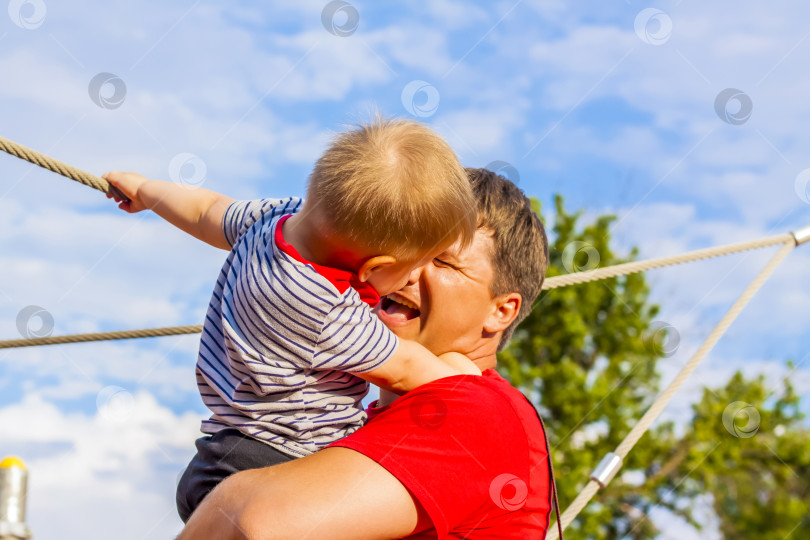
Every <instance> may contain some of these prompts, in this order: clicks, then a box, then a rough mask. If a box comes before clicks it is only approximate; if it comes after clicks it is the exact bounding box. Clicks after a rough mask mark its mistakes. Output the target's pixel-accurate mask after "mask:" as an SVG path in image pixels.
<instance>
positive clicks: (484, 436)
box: [180, 169, 553, 540]
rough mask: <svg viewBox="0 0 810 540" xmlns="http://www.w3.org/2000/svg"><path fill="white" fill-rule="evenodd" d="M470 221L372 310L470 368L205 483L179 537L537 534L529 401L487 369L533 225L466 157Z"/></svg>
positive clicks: (541, 531)
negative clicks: (345, 432)
mask: <svg viewBox="0 0 810 540" xmlns="http://www.w3.org/2000/svg"><path fill="white" fill-rule="evenodd" d="M467 172H468V174H469V176H470V181H471V183H472V186H473V190H474V193H475V195H476V197H477V199H478V218H479V219H478V222H479V225H478V230H477V231H476V234H475V238H474V241H473V244H472V245H471V246H470V247H468V248H467V249H465V250H459V249H458V248H457V247H455V246H454V247H451V248H450V249H448V250H447V251H446V252H444V253H443V254H441V255H440V256H439V257H437V258H436V259H434V261H433V262H432V263H430V264H428V265H426V266H424V267H421V268H419V269H417V270H414V271H413V272H412V273H411V275H410V276H409V281H408V284H407V285H406V286H405V287H404V288H403V289H401V290H400V291H399V292H397V293H394V294H391V295H389V296H388V297H386V298H385V299H384V300H383V302H382V303H381V305H380V309H379V311H378V316H379V317H380V319H381V320H382V321H383V322H384V323H385V324H386V325H388V327H389V328H391V330H393V331H394V332H395V333H396V334H397V335H398V336H401V337H403V338H406V339H413V340H416V341H418V342H419V343H421V344H422V345H424V346H426V347H427V348H428V349H430V350H431V351H432V352H433V353H434V354H437V355H438V354H442V353H445V352H459V353H462V354H465V355H466V356H467V357H469V358H470V360H472V361H473V362H474V363H475V364H476V365H477V366H478V367H479V368H481V370H482V371H483V374H482V375H481V376H473V375H460V376H454V377H448V378H445V379H440V380H438V381H434V382H432V383H428V384H425V385H423V386H420V387H419V388H417V389H415V390H413V391H411V392H409V393H408V394H406V395H405V396H402V397H401V398H399V399H398V400H397V401H395V402H394V403H393V404H391V405H390V406H389V407H387V408H381V409H371V410H370V411H369V421H368V423H367V424H366V425H365V426H364V427H363V428H361V429H360V430H358V431H357V432H355V433H354V434H352V435H350V436H348V437H346V438H345V439H343V440H341V441H339V442H337V443H335V444H333V445H332V446H330V447H328V448H325V449H323V450H321V451H319V452H317V453H315V454H312V455H310V456H307V457H305V458H301V459H298V460H295V461H292V462H289V463H285V464H281V465H277V466H274V467H268V468H264V469H255V470H250V471H244V472H240V473H238V474H235V475H233V476H231V477H229V478H228V479H226V480H225V481H224V482H223V483H222V484H221V485H220V486H219V487H217V488H216V489H215V490H214V491H212V492H211V493H210V494H209V495H208V496H207V497H206V499H205V500H204V501H203V503H202V504H201V506H200V507H199V508H198V510H197V511H196V512H195V513H194V514H193V515H192V517H191V519H190V520H189V522H188V525H187V526H186V529H185V530H184V532H183V533H182V534H181V536H180V538H181V539H183V540H195V539H203V538H217V539H228V538H234V539H237V538H239V539H242V538H250V539H253V538H261V539H286V538H289V539H296V540H298V539H302V538H314V539H325V538H331V539H343V538H346V539H348V538H351V539H372V538H374V539H379V538H403V537H412V538H468V539H470V540H474V539H481V538H520V539H525V538H543V537H544V536H545V532H546V529H547V527H548V523H549V517H550V511H551V504H552V495H553V490H552V483H553V480H552V478H551V466H550V461H549V456H548V447H547V442H546V437H545V433H544V432H543V428H542V426H541V423H540V421H539V419H538V418H537V416H536V413H535V411H534V408H533V407H532V406H531V404H529V403H528V401H526V399H525V398H524V397H523V396H522V395H521V394H520V393H519V392H518V391H517V390H515V389H514V388H512V387H511V386H509V384H508V383H506V381H504V380H503V379H502V378H500V377H499V376H498V375H497V373H496V372H495V371H494V370H493V369H492V368H494V367H495V365H496V353H497V351H498V350H500V348H502V346H503V345H504V344H505V343H506V342H507V341H508V339H509V337H510V336H511V334H512V332H513V331H514V328H515V326H516V325H517V323H518V322H519V321H520V320H522V319H523V318H524V317H525V316H526V315H527V314H528V313H529V311H530V310H531V304H532V302H533V301H534V299H535V298H536V296H537V295H538V293H539V292H540V289H541V285H542V281H543V278H544V276H545V270H546V267H547V261H548V247H547V246H548V244H547V240H546V236H545V232H544V230H543V226H542V224H541V222H540V220H539V219H538V218H537V216H536V215H535V214H534V213H533V212H532V211H531V206H530V204H529V201H528V200H527V199H526V197H525V196H524V195H523V193H522V192H521V191H520V190H519V189H517V187H516V186H514V185H513V184H511V183H510V182H509V181H507V180H505V179H504V178H502V177H499V176H497V175H495V174H494V173H491V172H489V171H486V170H483V169H468V170H467Z"/></svg>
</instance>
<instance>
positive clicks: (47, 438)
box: [0, 0, 810, 539]
mask: <svg viewBox="0 0 810 540" xmlns="http://www.w3.org/2000/svg"><path fill="white" fill-rule="evenodd" d="M326 5H327V2H325V1H322V0H321V1H312V2H309V1H302V2H295V3H292V2H289V3H283V4H282V3H273V4H272V5H270V4H269V3H266V4H263V5H259V6H257V5H255V3H251V2H228V3H227V4H220V3H214V2H210V1H205V0H199V1H196V2H194V1H190V0H183V1H177V2H171V3H166V2H162V3H158V2H154V1H152V0H144V1H141V2H137V3H136V2H122V1H117V0H112V1H107V2H92V1H87V0H76V1H73V2H70V3H56V2H51V1H48V0H44V1H43V0H37V1H28V2H24V1H21V0H13V1H11V2H9V3H8V10H0V73H2V76H1V77H0V111H1V112H2V118H3V122H2V125H3V127H2V129H0V135H2V136H5V137H7V138H10V139H12V140H16V141H18V142H21V143H23V144H26V145H28V146H31V147H33V148H36V149H38V150H41V151H43V152H46V153H48V154H50V155H52V156H54V157H57V158H59V159H62V160H64V161H67V162H69V163H71V164H73V165H76V166H78V167H81V168H83V169H86V170H88V171H90V172H93V173H96V174H101V173H103V172H105V171H108V170H133V171H137V172H140V173H142V174H144V175H146V176H149V177H152V178H159V179H164V180H174V181H178V182H181V183H184V184H188V185H201V186H203V187H205V188H208V189H212V190H215V191H218V192H222V193H226V194H228V195H230V196H232V197H235V198H256V197H263V196H284V195H289V194H299V195H300V194H301V193H302V191H303V187H304V182H305V179H306V176H307V175H308V173H309V171H310V169H311V166H312V164H313V162H314V160H315V159H316V158H317V156H318V155H319V154H320V152H321V151H322V150H323V149H324V147H325V144H326V143H327V141H328V140H329V137H330V135H331V134H333V133H335V132H337V131H340V130H342V129H343V128H344V125H346V124H352V123H355V122H357V121H360V120H362V119H364V118H367V117H368V115H369V114H370V112H371V111H372V110H374V109H375V108H378V109H379V110H380V111H382V112H383V113H384V114H387V115H400V116H406V117H414V118H418V119H420V120H422V121H425V122H428V123H429V124H430V125H431V126H433V127H434V128H435V129H436V130H437V131H438V132H439V133H441V134H442V135H443V136H444V137H445V138H446V139H447V140H448V141H449V142H450V144H451V145H452V146H453V148H454V149H455V150H456V152H457V153H458V155H459V157H460V159H461V160H462V162H463V163H464V164H465V165H467V166H472V167H482V166H486V165H487V164H489V163H492V162H494V161H498V160H499V161H503V162H507V163H509V164H510V165H511V166H512V167H513V169H514V170H515V171H517V173H518V175H519V185H520V186H521V187H522V188H523V189H524V190H525V192H526V193H527V194H528V195H531V196H534V197H537V198H539V199H540V200H541V201H542V202H543V203H544V206H545V207H546V208H549V207H550V203H551V200H552V198H553V195H554V194H555V193H561V194H562V195H563V196H564V197H565V200H566V205H567V206H568V207H569V208H570V209H583V210H584V211H585V219H588V218H591V217H594V216H597V215H601V214H604V213H614V214H616V215H617V216H618V217H619V219H618V220H617V223H616V224H615V225H614V228H613V231H612V232H613V234H614V238H615V239H616V242H617V246H618V247H619V250H620V251H624V252H627V251H629V249H630V248H631V247H632V246H638V247H639V249H640V253H641V256H642V257H654V256H663V255H669V254H675V253H680V252H683V251H687V250H692V249H699V248H704V247H709V246H714V245H721V244H727V243H732V242H737V241H743V240H748V239H754V238H759V237H763V236H769V235H772V234H777V233H782V232H788V231H791V230H795V229H797V228H800V227H802V226H805V225H810V186H808V183H807V181H806V179H805V177H803V176H802V175H801V173H802V171H805V170H806V169H808V168H810V157H808V156H807V154H806V149H807V148H808V147H810V134H808V132H807V130H806V126H807V125H808V123H810V104H808V101H807V96H808V95H810V75H808V74H807V70H806V66H807V65H808V62H810V40H809V39H807V38H808V36H810V34H808V32H807V28H806V25H805V24H804V23H803V21H804V20H806V19H807V15H810V13H808V9H810V8H808V7H807V6H806V5H805V4H804V3H802V2H798V1H793V2H785V3H782V4H780V7H779V8H778V9H777V8H774V7H772V6H765V5H763V4H761V3H758V2H753V1H742V2H735V3H733V4H730V3H729V4H718V3H711V4H705V3H698V2H690V1H680V2H657V3H648V2H636V1H627V2H612V3H607V2H580V3H575V4H573V5H572V4H571V3H566V2H562V1H551V0H544V1H539V0H538V1H529V0H525V1H506V2H463V1H453V0H438V1H432V2H429V3H425V2H415V1H414V2H398V3H393V2H368V1H366V2H361V1H356V2H352V3H351V5H350V6H349V7H346V8H344V9H342V10H339V11H338V12H336V13H335V15H334V18H332V19H329V20H330V21H332V22H333V23H334V25H335V26H334V27H333V26H330V29H331V30H332V32H331V33H330V31H328V29H327V27H326V26H325V25H324V22H323V20H322V18H323V17H322V14H323V11H324V8H325V6H326ZM651 9H652V10H653V11H649V10H651ZM645 10H648V11H645ZM6 11H7V14H6ZM355 13H356V15H357V17H356V20H355V18H354V17H355ZM355 22H356V25H355ZM355 26H356V27H355ZM341 29H345V32H343V33H346V34H349V35H345V36H341V35H335V34H340V33H341V32H342V30H341ZM102 73H108V74H110V75H109V76H102V77H101V78H100V79H96V80H97V81H107V84H100V83H99V84H96V86H95V89H91V81H92V80H94V78H96V77H97V76H98V75H99V74H102ZM415 81H421V82H415ZM116 85H117V86H116ZM124 87H125V90H124ZM727 88H736V89H739V90H740V92H741V94H742V95H743V97H740V98H738V99H733V100H730V101H728V103H722V104H721V107H720V108H719V109H718V107H717V106H716V103H715V102H716V100H717V97H718V95H719V94H721V92H722V91H724V90H725V89H727ZM414 89H416V90H414ZM747 100H750V105H751V108H750V111H748V109H747V103H748V101H747ZM718 110H719V111H720V112H721V113H723V114H719V113H718ZM749 112H750V117H749V116H748V113H749ZM721 116H723V117H724V118H726V120H728V118H731V119H732V120H734V118H740V120H739V121H737V125H735V124H734V123H729V122H728V121H724V120H723V118H721ZM549 218H550V219H552V220H553V216H549ZM772 253H773V250H763V252H761V253H760V252H754V253H749V254H743V255H736V256H733V257H727V258H723V259H720V260H714V261H708V262H705V263H699V264H692V265H687V266H683V267H677V268H672V269H665V270H660V271H656V272H651V273H650V274H649V276H648V278H649V281H650V282H651V283H652V286H653V298H654V300H656V301H658V302H660V303H661V304H662V313H661V315H660V319H661V320H662V321H664V322H666V323H668V324H670V325H672V326H674V327H675V328H676V329H677V330H678V333H679V334H680V336H681V343H680V347H679V349H678V351H677V353H676V354H675V355H673V356H672V357H670V358H668V359H667V360H666V361H664V362H662V370H663V372H664V383H666V382H667V381H668V380H669V379H671V378H672V377H673V376H674V374H675V372H676V371H677V370H678V369H679V368H680V367H681V366H682V365H683V364H684V363H685V362H686V361H687V360H688V358H689V357H690V355H691V354H692V353H693V352H694V351H695V349H696V348H697V347H698V346H699V345H700V343H701V342H702V340H703V339H704V338H705V337H706V335H708V333H709V332H710V331H711V329H712V327H713V326H714V324H715V323H716V322H717V321H718V320H719V318H720V317H721V316H722V315H723V313H724V312H725V310H726V309H727V308H728V307H729V306H730V305H731V303H732V302H733V301H734V299H735V298H736V296H737V295H738V294H739V293H740V292H741V291H742V289H743V288H744V287H745V285H746V284H747V283H748V281H750V280H751V279H752V278H753V277H754V275H756V273H757V272H758V270H759V269H760V268H761V267H762V265H763V264H764V263H765V262H766V260H767V259H768V258H769V257H770V256H771V254H772ZM224 258H225V252H222V251H218V250H215V249H213V248H210V247H208V246H206V245H202V244H201V243H199V242H198V241H196V240H194V239H193V238H191V237H188V236H185V235H184V233H182V232H180V231H177V230H174V229H172V228H171V226H170V225H168V224H166V223H164V222H162V221H161V220H160V219H159V218H158V217H157V216H154V215H151V214H147V213H142V214H138V215H128V214H124V213H123V212H121V211H120V210H118V209H117V208H116V206H115V205H113V204H111V203H110V202H109V201H108V200H107V199H106V198H105V197H104V196H103V195H102V194H100V193H98V192H96V191H93V190H91V189H89V188H86V187H83V186H80V185H78V184H76V183H75V182H72V181H70V180H66V179H63V178H61V177H58V176H56V175H54V174H52V173H48V172H46V171H42V170H40V169H37V168H35V167H32V166H30V165H28V164H26V163H24V162H22V161H19V160H16V159H15V158H11V157H8V156H6V157H3V156H1V155H0V337H1V338H4V339H5V338H9V339H11V338H17V337H19V335H20V334H19V330H18V324H17V321H18V318H19V314H20V312H21V311H22V310H23V309H24V308H26V307H27V306H31V305H34V306H41V307H42V308H43V309H44V310H46V311H47V313H48V314H49V315H50V316H51V317H52V318H53V321H54V322H53V334H54V335H58V334H69V333H76V332H88V331H97V330H113V329H116V330H117V329H128V328H145V327H154V326H164V325H180V324H198V323H199V322H200V321H202V319H203V316H204V313H205V309H206V307H207V304H208V300H209V295H210V292H211V290H212V287H213V284H214V281H215V278H216V275H217V272H218V270H219V267H220V265H221V264H222V262H223V261H224ZM808 263H810V250H808V248H806V247H805V248H803V249H797V250H796V251H795V252H793V253H791V254H790V256H789V257H788V259H787V260H786V261H785V263H784V264H783V265H782V266H781V267H780V268H779V269H778V270H777V272H776V273H775V274H774V276H773V278H772V279H771V281H770V282H769V283H768V284H767V285H766V286H765V287H764V288H763V289H762V291H761V292H760V293H759V294H758V295H757V297H756V298H755V299H754V300H753V301H752V302H751V304H750V306H749V308H748V309H747V310H746V312H745V313H744V314H743V315H742V316H741V317H740V318H739V320H738V321H737V322H736V323H735V325H734V326H733V327H732V328H731V330H730V331H729V332H728V334H727V335H726V337H725V338H724V339H723V340H722V341H721V343H720V344H719V345H718V346H717V348H716V349H715V350H714V351H713V352H712V354H711V355H710V357H709V358H708V359H707V360H706V361H705V363H704V364H703V365H702V366H701V367H700V368H699V369H698V370H697V371H696V372H695V374H694V375H693V377H692V378H691V379H690V381H689V382H688V383H687V386H686V388H685V389H684V391H683V392H682V393H681V394H680V395H679V396H678V397H677V398H676V400H675V401H674V402H673V403H672V404H671V405H670V407H668V409H667V410H666V411H665V413H664V416H665V417H667V418H678V417H681V418H682V417H683V416H684V415H686V414H688V407H689V403H690V402H691V400H693V399H695V398H696V397H698V396H699V392H700V388H701V386H702V385H703V384H718V383H720V382H722V381H724V380H725V379H726V378H727V377H728V376H730V374H731V373H733V371H734V370H736V369H743V370H744V371H745V372H746V374H748V375H753V374H758V373H764V374H766V375H767V376H768V380H769V381H770V382H771V383H772V384H774V383H776V382H778V381H779V380H780V378H781V377H783V376H786V375H789V376H790V377H791V379H792V380H793V382H794V384H795V385H796V387H797V389H798V390H799V391H800V392H802V393H803V394H804V395H807V394H808V393H810V362H808V361H807V359H808V351H810V347H808V346H809V345H810V335H808V331H807V328H808V327H810V312H808V310H807V309H806V306H807V305H808V304H810V287H808V284H807V279H806V268H807V267H808ZM31 324H32V325H33V326H32V327H31V328H32V329H34V330H35V329H36V328H38V322H37V321H36V320H33V322H31ZM197 346H198V337H197V336H185V337H173V338H163V339H158V340H142V341H125V342H117V343H97V344H86V345H67V346H55V347H47V348H36V349H21V350H6V351H0V425H2V426H4V436H3V437H2V441H0V454H12V453H16V454H19V455H21V456H22V457H23V458H25V459H26V460H27V461H28V463H29V465H30V467H31V470H32V479H31V498H30V507H29V516H30V520H29V521H30V523H31V525H32V527H33V528H34V530H35V532H36V536H37V538H40V539H47V538H57V537H60V538H61V537H63V536H64V533H65V531H71V534H70V536H76V537H84V538H99V539H100V538H109V537H110V536H111V535H113V534H114V535H115V536H116V537H119V538H165V537H167V536H169V535H171V534H172V533H174V532H176V531H177V530H179V520H178V519H177V517H176V515H175V512H174V509H173V493H174V486H175V481H176V478H177V475H178V474H179V473H180V472H181V471H182V469H183V467H184V466H185V464H186V462H187V460H188V459H189V458H190V456H191V455H192V453H193V444H192V443H193V440H194V439H195V438H196V436H197V434H198V429H199V420H200V418H201V417H202V416H203V415H204V413H205V411H204V408H203V407H202V405H201V403H200V400H199V398H198V397H197V395H196V389H195V385H194V375H193V366H194V362H195V359H196V351H197ZM787 359H793V360H794V361H795V362H796V363H797V364H799V365H798V367H797V368H796V369H795V370H793V371H789V370H788V369H787V368H786V366H785V361H786V360H787ZM806 402H807V400H806ZM805 408H807V407H805ZM764 428H765V426H763V429H764ZM77 516H82V518H81V519H79V518H77ZM658 519H660V520H662V521H661V522H662V523H665V524H666V532H665V533H664V535H663V536H662V537H663V538H675V537H676V536H677V537H679V538H690V537H697V536H696V533H695V532H694V531H690V530H689V528H688V527H684V526H683V524H680V523H677V522H676V521H672V520H669V519H668V518H667V517H666V516H659V517H658ZM111 531H114V533H113V532H111ZM690 535H691V536H690Z"/></svg>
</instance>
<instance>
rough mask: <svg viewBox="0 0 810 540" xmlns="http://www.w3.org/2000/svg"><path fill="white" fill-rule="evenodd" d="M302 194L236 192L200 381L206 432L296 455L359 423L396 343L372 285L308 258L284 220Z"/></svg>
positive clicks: (199, 366) (227, 223)
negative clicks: (253, 196)
mask: <svg viewBox="0 0 810 540" xmlns="http://www.w3.org/2000/svg"><path fill="white" fill-rule="evenodd" d="M302 202H303V201H302V200H301V199H298V198H295V197H291V198H288V199H259V200H254V201H237V202H234V203H232V204H231V205H230V206H229V207H228V209H227V210H226V211H225V217H224V218H223V223H222V226H223V230H224V232H225V238H226V239H227V241H228V244H229V245H231V246H232V248H231V252H230V254H229V255H228V258H227V260H226V261H225V264H224V265H223V267H222V271H221V272H220V274H219V277H218V279H217V283H216V286H215V287H214V293H213V295H212V296H211V303H210V304H209V306H208V312H207V314H206V316H205V323H204V325H203V331H202V337H201V340H200V352H199V356H198V358H197V369H196V372H197V385H198V387H199V389H200V395H201V396H202V399H203V402H204V403H205V405H206V406H207V407H208V408H209V409H210V410H211V413H212V414H211V417H210V418H209V419H208V420H203V422H202V427H201V430H202V432H203V433H209V434H213V433H216V432H218V431H220V430H222V429H225V428H229V427H232V428H236V429H238V430H239V431H241V432H242V433H244V434H246V435H249V436H251V437H254V438H256V439H259V440H261V441H263V442H265V443H267V444H269V445H270V446H272V447H274V448H276V449H277V450H279V451H281V452H284V453H286V454H288V455H290V456H293V457H300V456H305V455H308V454H311V453H312V452H315V451H316V450H318V449H320V448H321V447H324V446H326V445H328V444H330V443H332V442H335V441H337V440H339V439H342V438H343V437H345V436H346V435H349V434H350V433H353V432H354V431H356V430H357V429H358V428H360V427H361V426H362V425H363V423H364V422H365V420H366V415H365V413H364V412H363V411H362V409H361V408H360V400H361V399H362V398H363V397H364V396H365V395H366V393H367V392H368V383H366V382H365V381H364V380H362V379H360V378H359V377H356V376H355V375H352V372H355V373H360V372H364V371H370V370H372V369H375V368H377V367H379V366H380V365H382V363H383V362H385V361H386V360H388V358H390V356H391V355H392V354H393V353H394V351H395V350H396V348H397V345H398V341H397V338H396V336H395V335H394V334H393V333H391V331H390V330H388V328H386V327H385V325H383V324H382V322H381V321H380V320H379V319H378V318H377V316H376V315H374V314H373V313H372V312H371V309H372V307H373V305H374V304H376V303H377V302H378V301H379V296H377V294H376V292H375V291H374V289H372V288H371V287H370V286H368V285H367V284H365V283H360V282H358V281H357V278H356V276H355V275H354V274H352V273H350V272H346V271H343V270H337V269H334V268H327V267H323V266H319V265H316V264H314V263H310V262H308V261H306V260H305V259H303V258H302V257H301V256H300V255H299V254H298V252H297V251H296V250H295V248H293V247H292V246H291V245H289V244H288V243H287V242H285V241H284V237H283V235H282V234H281V229H282V227H281V223H283V221H284V220H285V219H287V217H289V216H290V214H293V213H295V212H297V211H298V210H299V209H300V208H301V205H302Z"/></svg>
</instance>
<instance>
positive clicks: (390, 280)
mask: <svg viewBox="0 0 810 540" xmlns="http://www.w3.org/2000/svg"><path fill="white" fill-rule="evenodd" d="M445 249H447V246H439V247H438V248H436V249H435V250H433V251H431V252H430V253H427V254H426V255H425V256H424V257H423V258H421V259H419V260H416V261H414V260H407V261H406V260H401V261H400V260H397V261H396V262H395V263H392V264H388V265H385V266H381V267H380V268H378V269H377V270H376V271H374V272H373V273H372V274H371V275H370V276H369V278H368V284H369V285H371V286H372V287H374V290H376V291H377V293H378V294H379V295H380V296H385V295H386V294H390V293H392V292H395V291H398V290H400V289H401V288H402V287H404V286H405V285H406V284H407V283H408V276H409V275H410V274H411V272H413V271H414V270H415V269H417V268H419V267H421V266H424V265H426V264H427V263H429V262H430V261H432V260H433V258H434V257H436V256H437V255H438V254H439V253H442V252H443V251H444V250H445Z"/></svg>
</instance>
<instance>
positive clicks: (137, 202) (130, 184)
mask: <svg viewBox="0 0 810 540" xmlns="http://www.w3.org/2000/svg"><path fill="white" fill-rule="evenodd" d="M101 177H102V178H103V179H105V180H106V181H107V182H109V183H110V184H112V185H113V186H115V187H117V188H118V189H119V190H120V191H121V193H123V194H124V195H126V196H127V197H129V202H127V201H122V200H121V199H120V198H119V197H116V196H115V195H113V194H112V193H107V198H108V199H115V202H117V203H119V205H118V208H120V209H121V210H123V211H125V212H129V213H130V214H134V213H136V212H140V211H141V210H146V209H147V208H148V206H147V205H146V202H145V201H143V200H142V199H141V197H140V193H139V192H140V188H141V186H143V184H145V183H146V182H148V181H149V179H148V178H146V177H144V176H141V175H140V174H137V173H131V172H120V171H112V172H108V173H105V174H103V175H101Z"/></svg>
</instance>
